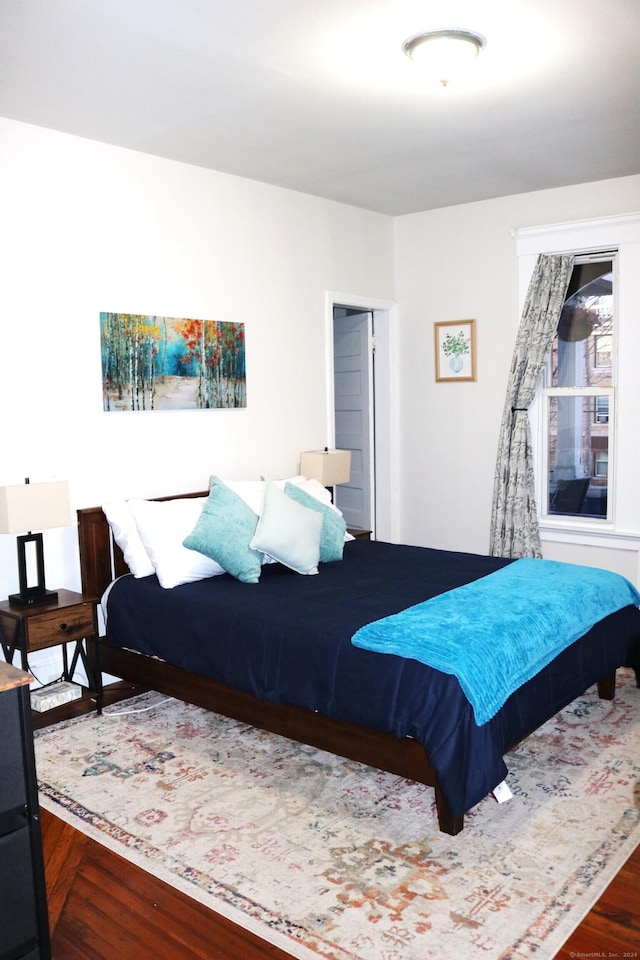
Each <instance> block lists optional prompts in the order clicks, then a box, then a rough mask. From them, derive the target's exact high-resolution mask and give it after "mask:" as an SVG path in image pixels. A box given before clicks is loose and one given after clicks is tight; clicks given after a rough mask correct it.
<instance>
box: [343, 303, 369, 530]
mask: <svg viewBox="0 0 640 960" xmlns="http://www.w3.org/2000/svg"><path fill="white" fill-rule="evenodd" d="M374 343H375V341H374V339H373V310H365V311H361V310H360V309H359V308H354V307H345V306H341V305H338V304H336V305H335V306H334V308H333V399H334V408H333V409H334V426H335V445H336V447H338V448H339V449H340V450H350V451H351V477H350V480H349V483H341V484H340V485H339V486H337V487H336V488H335V503H336V506H337V507H338V508H339V509H340V510H341V511H342V513H343V515H344V518H345V520H346V522H347V526H348V527H357V528H359V529H361V530H373V529H374V526H375V524H374V523H373V516H374V513H375V472H374V471H373V470H372V459H373V456H372V455H373V451H374V450H375V389H374V383H375V356H374V353H375V348H374Z"/></svg>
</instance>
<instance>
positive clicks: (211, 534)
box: [183, 477, 262, 583]
mask: <svg viewBox="0 0 640 960" xmlns="http://www.w3.org/2000/svg"><path fill="white" fill-rule="evenodd" d="M257 525H258V515H257V514H256V513H254V512H253V510H252V509H251V507H249V506H247V504H246V503H245V502H244V500H243V499H242V497H239V496H238V494H237V493H234V492H233V490H230V489H229V487H227V486H226V485H225V484H224V483H223V482H222V480H220V478H219V477H214V478H213V481H212V484H211V490H210V491H209V496H208V497H207V500H206V502H205V504H204V507H203V509H202V513H201V514H200V519H199V520H198V522H197V523H196V525H195V527H194V528H193V530H192V531H191V533H190V534H189V536H188V537H185V539H184V540H183V545H184V546H185V547H188V548H189V549H190V550H197V551H198V552H199V553H203V554H204V555H205V556H206V557H210V558H211V559H212V560H215V561H216V562H217V563H219V564H220V566H221V567H222V568H223V569H224V570H226V571H227V573H230V574H231V576H232V577H235V578H236V579H237V580H241V581H242V582H243V583H257V582H258V580H259V579H260V573H261V570H262V554H261V553H259V552H258V551H257V550H254V549H253V548H252V547H251V546H250V543H251V538H252V537H253V535H254V533H255V531H256V527H257Z"/></svg>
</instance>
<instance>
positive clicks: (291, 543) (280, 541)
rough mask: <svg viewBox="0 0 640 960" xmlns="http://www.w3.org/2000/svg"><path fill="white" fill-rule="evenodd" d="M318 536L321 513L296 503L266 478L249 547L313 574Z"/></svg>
mask: <svg viewBox="0 0 640 960" xmlns="http://www.w3.org/2000/svg"><path fill="white" fill-rule="evenodd" d="M321 535H322V514H320V513H318V511H317V510H310V509H309V508H308V507H303V506H302V504H300V503H296V501H295V500H292V499H291V497H288V496H287V495H286V493H285V492H284V491H283V490H281V489H280V487H279V486H277V485H276V484H275V483H271V482H269V481H267V483H266V486H265V493H264V507H263V511H262V516H261V517H260V519H259V521H258V526H257V527H256V532H255V534H254V535H253V539H252V540H251V543H250V547H251V549H252V550H259V551H261V552H262V553H266V554H268V555H269V556H270V557H273V559H274V560H277V561H278V562H279V563H282V564H284V565H285V567H289V568H290V569H291V570H295V571H296V573H303V574H315V573H317V572H318V563H319V561H320V537H321Z"/></svg>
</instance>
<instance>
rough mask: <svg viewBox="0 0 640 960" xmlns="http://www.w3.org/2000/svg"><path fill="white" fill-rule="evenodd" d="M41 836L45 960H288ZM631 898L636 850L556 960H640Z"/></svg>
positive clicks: (99, 853)
mask: <svg viewBox="0 0 640 960" xmlns="http://www.w3.org/2000/svg"><path fill="white" fill-rule="evenodd" d="M123 686H124V685H123ZM131 692H132V691H131V689H124V690H123V689H118V688H114V689H112V690H111V692H110V697H109V699H111V700H117V699H121V698H122V696H125V695H126V696H129V695H130V694H131ZM42 834H43V846H44V858H45V873H46V879H47V892H48V902H49V915H50V925H51V937H52V947H53V960H146V958H151V957H153V958H154V960H185V958H189V960H288V958H289V955H288V954H286V953H283V952H282V951H281V950H278V949H277V948H275V947H273V946H271V945H270V944H268V943H266V942H265V941H264V940H261V939H259V938H258V937H255V936H253V935H252V934H251V933H248V932H247V931H246V930H243V929H242V928H241V927H237V926H236V925H235V924H233V923H231V922H230V921H229V920H226V919H225V918H223V917H220V916H219V915H217V914H215V913H213V912H212V911H210V910H208V909H207V908H206V907H203V906H202V905H201V904H199V903H198V902H197V901H195V900H192V899H191V898H190V897H187V896H186V895H185V894H183V893H181V892H180V891H178V890H175V889H174V888H173V887H170V886H168V885H167V884H165V883H162V882H161V881H160V880H158V879H156V878H155V877H154V876H152V875H150V874H148V873H146V872H144V871H142V870H140V869H139V868H138V867H136V866H134V865H132V864H131V863H129V862H128V861H126V860H124V859H122V858H121V857H119V856H118V855H117V854H115V853H113V852H111V851H110V850H108V849H107V848H106V847H103V846H102V845H101V844H99V843H96V842H95V841H94V840H91V839H89V837H86V836H85V835H84V834H82V833H80V832H79V831H77V830H75V829H74V828H73V827H71V826H69V825H68V824H66V823H64V822H63V821H62V820H59V819H58V818H57V817H55V816H53V815H52V814H50V813H48V811H46V810H42ZM639 891H640V847H638V848H636V850H635V852H634V853H633V854H632V855H631V857H630V858H629V860H628V861H627V863H626V864H625V865H624V867H623V868H622V869H621V871H620V873H619V874H618V876H617V877H616V878H615V879H614V880H613V882H612V883H611V884H610V886H609V887H608V888H607V890H606V891H605V892H604V894H603V895H602V897H601V898H600V900H599V901H598V903H597V904H596V905H595V906H594V907H593V909H592V910H591V911H590V913H589V914H588V915H587V916H586V917H585V919H584V921H583V922H582V923H581V924H580V926H579V927H578V928H577V929H576V930H575V932H574V933H573V935H572V936H571V937H570V938H569V940H568V941H567V942H566V943H565V945H564V946H563V948H562V949H561V950H560V951H559V953H557V954H556V958H555V960H570V958H575V957H580V956H583V957H585V956H592V957H593V956H604V957H620V958H622V957H627V958H633V957H639V956H640V896H639ZM488 960H491V958H488ZM541 960H543V958H542V957H541ZM544 960H551V958H548V957H545V958H544Z"/></svg>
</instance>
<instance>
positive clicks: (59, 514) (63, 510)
mask: <svg viewBox="0 0 640 960" xmlns="http://www.w3.org/2000/svg"><path fill="white" fill-rule="evenodd" d="M70 526H71V507H70V504H69V485H68V483H67V481H66V480H58V481H55V482H52V483H20V484H16V485H15V486H10V487H0V533H26V532H27V531H28V530H50V529H52V528H53V527H70Z"/></svg>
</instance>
